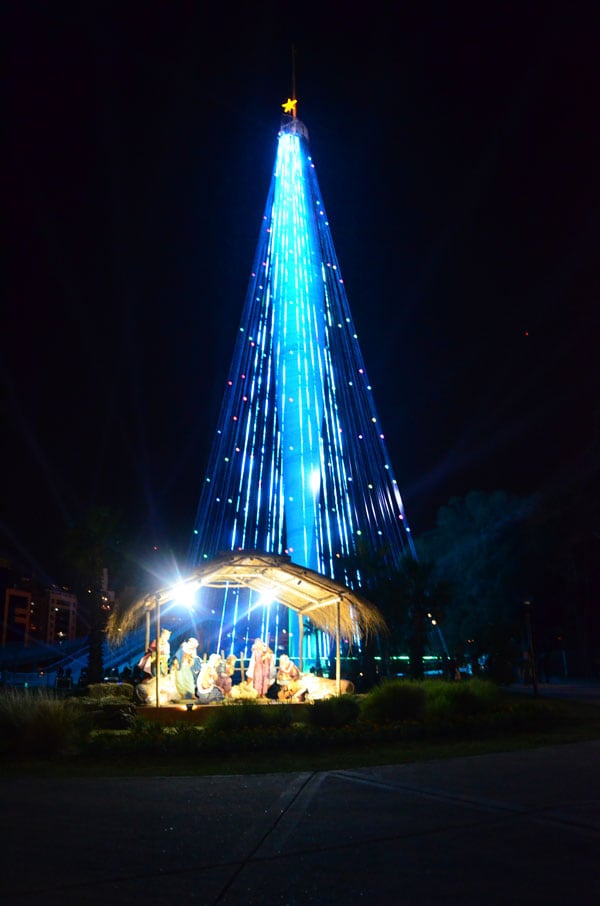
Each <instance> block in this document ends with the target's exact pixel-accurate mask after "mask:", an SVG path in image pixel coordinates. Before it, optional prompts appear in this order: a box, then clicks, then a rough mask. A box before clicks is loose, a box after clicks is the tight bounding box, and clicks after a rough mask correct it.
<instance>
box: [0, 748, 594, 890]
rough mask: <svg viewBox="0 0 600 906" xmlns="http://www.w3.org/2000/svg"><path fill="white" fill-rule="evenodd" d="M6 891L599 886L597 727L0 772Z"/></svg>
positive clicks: (0, 883) (0, 856)
mask: <svg viewBox="0 0 600 906" xmlns="http://www.w3.org/2000/svg"><path fill="white" fill-rule="evenodd" d="M0 821H1V825H2V844H1V846H0V902H2V903H6V904H9V903H10V904H11V906H42V904H43V906H54V904H57V906H59V904H60V906H87V904H103V906H104V904H105V906H121V904H123V906H125V904H127V906H131V904H135V906H138V904H139V906H141V904H143V906H146V904H148V906H150V904H155V903H157V904H183V903H185V904H187V903H199V904H205V906H209V904H211V906H212V904H225V906H251V904H261V906H276V904H288V906H293V904H298V906H304V904H319V906H321V904H323V906H326V904H344V906H354V904H359V903H360V904H366V903H368V904H375V903H379V902H381V901H382V898H385V902H386V903H387V904H389V906H455V904H456V906H459V904H460V906H471V904H473V906H475V904H477V906H496V904H497V906H507V904H521V903H523V904H527V906H537V904H539V906H564V904H566V903H571V902H573V901H575V902H577V903H582V904H586V906H587V904H592V903H598V902H600V871H599V865H600V858H599V855H600V740H598V741H596V742H589V743H582V744H577V745H566V746H556V747H548V748H543V749H538V750H533V751H526V752H514V753H510V754H505V755H485V756H476V757H471V758H458V759H451V760H448V761H432V762H427V763H421V764H413V765H410V764H409V765H396V766H387V767H376V768H368V769H364V770H343V771H326V772H318V773H295V774H268V775H251V776H233V777H229V776H219V777H187V778H186V777H175V778H165V777H156V778H151V779H148V778H130V777H127V778H120V779H119V778H117V779H115V778H113V779H102V780H95V779H75V778H74V779H66V780H47V779H40V778H33V779H32V778H22V779H1V778H0Z"/></svg>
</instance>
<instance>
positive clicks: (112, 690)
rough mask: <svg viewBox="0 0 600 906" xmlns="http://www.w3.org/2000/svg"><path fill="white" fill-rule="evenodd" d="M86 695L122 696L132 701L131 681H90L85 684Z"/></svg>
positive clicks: (95, 696)
mask: <svg viewBox="0 0 600 906" xmlns="http://www.w3.org/2000/svg"><path fill="white" fill-rule="evenodd" d="M85 694H86V696H87V697H89V698H123V699H126V700H127V701H129V702H131V701H133V685H132V684H131V683H90V685H89V686H86V692H85Z"/></svg>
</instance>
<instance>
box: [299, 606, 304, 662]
mask: <svg viewBox="0 0 600 906" xmlns="http://www.w3.org/2000/svg"><path fill="white" fill-rule="evenodd" d="M303 650H304V621H303V619H302V614H301V613H299V614H298V669H299V670H300V673H304V662H303V658H302V652H303Z"/></svg>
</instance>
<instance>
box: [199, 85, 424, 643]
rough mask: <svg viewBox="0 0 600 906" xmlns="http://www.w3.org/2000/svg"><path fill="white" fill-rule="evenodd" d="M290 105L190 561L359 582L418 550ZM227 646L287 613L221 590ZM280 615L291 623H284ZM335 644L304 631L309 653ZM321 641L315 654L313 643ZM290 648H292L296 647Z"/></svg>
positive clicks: (275, 628) (273, 629)
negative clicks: (241, 558)
mask: <svg viewBox="0 0 600 906" xmlns="http://www.w3.org/2000/svg"><path fill="white" fill-rule="evenodd" d="M282 106H283V109H284V115H283V119H282V124H281V129H280V132H279V136H278V141H277V153H276V158H275V166H274V169H273V175H272V179H271V184H270V188H269V194H268V198H267V204H266V208H265V212H264V215H263V220H262V225H261V230H260V236H259V240H258V246H257V251H256V258H255V262H254V267H253V269H252V273H251V278H250V281H249V286H248V292H247V296H246V301H245V305H244V310H243V314H242V318H241V324H240V328H239V334H238V337H237V342H236V345H235V350H234V354H233V359H232V363H231V368H230V372H229V377H228V380H227V386H226V388H225V395H224V399H223V403H222V407H221V412H220V415H219V420H218V425H217V430H216V436H215V439H214V442H213V446H212V451H211V456H210V460H209V465H208V469H207V473H206V477H205V481H204V486H203V489H202V493H201V497H200V503H199V507H198V513H197V517H196V523H195V528H194V535H193V540H192V545H191V548H190V557H189V565H190V567H194V566H196V565H198V564H201V563H202V562H203V561H205V560H209V559H211V558H213V557H215V556H216V555H217V554H219V553H222V552H224V551H242V550H243V551H247V550H259V551H262V552H266V553H270V554H279V555H283V554H286V555H288V556H289V557H290V558H291V559H292V561H293V562H294V563H297V564H301V565H303V566H306V567H309V568H310V569H313V570H316V571H317V572H319V573H321V574H323V575H326V576H329V577H331V578H333V579H335V580H337V581H339V582H341V583H343V584H345V585H347V586H349V587H351V588H360V586H361V573H360V559H361V557H363V558H364V557H365V556H367V557H372V556H375V555H377V556H379V557H380V558H383V559H384V560H385V561H386V562H387V563H389V565H390V567H391V568H393V567H395V566H396V565H397V564H398V563H399V560H400V558H401V557H402V555H403V554H404V553H406V552H407V551H410V552H412V553H414V551H413V546H412V540H411V536H410V529H409V527H408V525H407V522H406V518H405V514H404V507H403V503H402V499H401V496H400V491H399V488H398V485H397V482H396V479H395V477H394V472H393V469H392V465H391V463H390V460H389V457H388V454H387V451H386V444H385V439H384V434H383V430H382V426H381V424H380V421H379V418H378V416H377V411H376V408H375V402H374V399H373V392H372V388H371V385H370V383H369V379H368V376H367V371H366V368H365V364H364V361H363V358H362V354H361V350H360V346H359V340H358V336H357V333H356V330H355V327H354V324H353V321H352V316H351V313H350V308H349V305H348V299H347V296H346V291H345V288H344V280H343V277H342V272H341V268H340V266H339V263H338V260H337V257H336V253H335V249H334V245H333V241H332V238H331V231H330V228H329V221H328V219H327V214H326V212H325V207H324V204H323V200H322V197H321V192H320V191H319V185H318V182H317V176H316V172H315V165H314V163H313V161H312V158H311V155H310V150H309V144H308V133H307V130H306V127H305V126H304V125H303V123H301V122H300V120H299V119H298V118H297V117H296V100H295V99H294V100H288V102H287V103H286V104H284V105H282ZM221 598H222V599H221V601H220V604H219V605H218V606H217V607H216V608H215V612H216V613H217V615H218V619H219V625H220V629H219V635H218V641H217V644H218V647H219V649H220V648H221V647H222V648H227V649H230V650H237V647H236V646H239V645H240V644H241V643H244V644H247V641H248V639H249V638H252V637H253V636H254V635H255V634H256V635H259V634H260V635H261V636H262V637H263V638H267V637H270V638H271V639H272V640H273V639H274V638H277V640H278V641H279V631H280V629H281V627H282V626H283V625H284V624H285V625H286V626H287V614H285V615H284V614H280V612H279V608H278V607H277V606H276V602H273V606H271V603H270V602H264V601H260V600H257V598H256V595H255V598H254V600H252V593H251V592H248V593H246V592H243V591H242V592H240V591H239V590H237V589H236V590H235V591H233V590H230V591H229V592H225V593H221ZM280 620H281V622H280ZM327 645H328V643H327V642H326V641H324V640H322V639H319V638H318V634H316V635H315V636H312V637H311V636H310V635H309V636H308V649H307V650H306V651H305V652H304V654H305V656H307V657H309V658H310V657H316V658H320V657H326V656H327V653H328V652H327ZM311 646H312V649H311ZM289 649H290V653H293V644H292V643H291V641H290V644H289Z"/></svg>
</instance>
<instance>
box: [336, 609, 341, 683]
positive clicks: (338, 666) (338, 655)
mask: <svg viewBox="0 0 600 906" xmlns="http://www.w3.org/2000/svg"><path fill="white" fill-rule="evenodd" d="M340 605H341V602H340V600H339V599H338V602H337V604H336V613H335V687H336V691H337V694H338V696H339V695H341V694H342V665H341V640H340V635H341V629H340Z"/></svg>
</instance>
